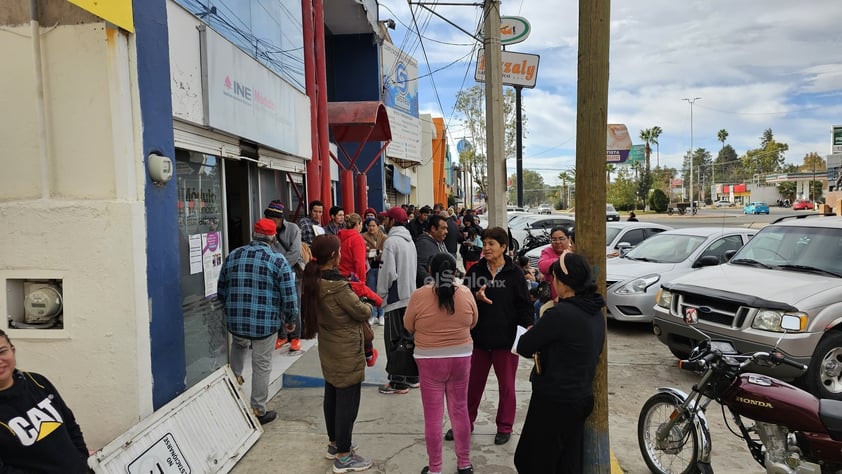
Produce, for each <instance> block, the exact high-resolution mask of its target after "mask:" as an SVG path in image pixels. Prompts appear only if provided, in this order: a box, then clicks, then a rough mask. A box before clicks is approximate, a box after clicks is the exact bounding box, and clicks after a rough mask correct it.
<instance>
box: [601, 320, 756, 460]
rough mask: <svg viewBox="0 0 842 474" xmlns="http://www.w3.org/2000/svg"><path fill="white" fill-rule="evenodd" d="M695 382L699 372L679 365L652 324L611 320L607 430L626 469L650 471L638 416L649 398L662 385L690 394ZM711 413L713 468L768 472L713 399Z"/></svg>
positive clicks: (709, 410) (617, 455)
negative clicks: (640, 443) (641, 444)
mask: <svg viewBox="0 0 842 474" xmlns="http://www.w3.org/2000/svg"><path fill="white" fill-rule="evenodd" d="M696 381H698V376H697V375H696V374H694V373H692V372H687V371H684V370H681V369H679V368H678V366H677V359H676V358H675V357H673V355H672V354H671V353H670V352H669V350H668V349H667V348H666V346H664V345H663V344H661V343H660V342H658V340H657V338H655V335H654V334H652V325H651V324H637V323H621V322H617V321H614V320H608V387H609V392H608V410H609V428H608V429H609V436H610V444H611V450H612V451H613V452H614V455H615V457H616V458H617V461H618V462H619V463H620V467H621V468H622V469H623V471H624V472H625V473H628V474H644V473H648V472H649V470H648V469H647V468H646V464H645V463H644V461H643V457H642V456H641V454H640V449H639V447H638V443H637V419H638V416H639V414H640V409H641V407H642V406H643V404H644V403H645V402H646V400H647V399H648V398H649V397H650V396H652V395H653V394H655V392H656V390H657V388H658V387H674V388H678V389H680V390H682V391H683V392H685V393H686V392H689V391H690V389H691V387H692V386H693V384H694V383H695V382H696ZM706 416H707V421H708V424H709V425H710V430H711V439H712V443H711V444H712V446H713V451H712V454H713V461H712V465H713V470H714V472H717V473H741V474H752V473H763V472H765V471H764V469H763V468H762V467H761V466H760V465H759V464H757V462H755V461H754V459H753V458H752V457H751V454H749V452H748V449H747V448H746V447H745V444H744V443H743V442H742V440H740V439H739V438H737V437H736V436H735V435H733V434H731V433H730V432H729V431H728V428H727V427H726V426H725V418H724V417H723V413H722V411H721V408H720V405H719V404H717V403H715V402H713V403H711V405H710V406H709V407H708V412H707V414H706ZM728 421H729V422H731V419H730V415H729V418H728ZM735 429H736V428H735Z"/></svg>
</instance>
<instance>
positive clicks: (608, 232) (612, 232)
mask: <svg viewBox="0 0 842 474" xmlns="http://www.w3.org/2000/svg"><path fill="white" fill-rule="evenodd" d="M620 230H621V229H620V228H618V227H609V228H607V229H605V246H606V247H608V246H609V245H611V242H613V241H614V237H617V234H619V233H620Z"/></svg>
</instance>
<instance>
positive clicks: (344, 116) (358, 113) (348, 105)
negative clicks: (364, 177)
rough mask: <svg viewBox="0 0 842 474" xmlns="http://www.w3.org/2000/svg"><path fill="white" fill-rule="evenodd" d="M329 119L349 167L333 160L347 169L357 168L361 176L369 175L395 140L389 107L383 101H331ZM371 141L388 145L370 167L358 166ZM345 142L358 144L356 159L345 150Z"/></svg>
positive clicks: (383, 147)
mask: <svg viewBox="0 0 842 474" xmlns="http://www.w3.org/2000/svg"><path fill="white" fill-rule="evenodd" d="M327 117H328V127H329V128H330V131H331V133H332V134H333V141H334V142H336V144H337V146H338V148H339V150H340V151H341V152H342V154H343V155H345V157H346V158H347V165H346V164H345V163H342V162H340V161H339V159H338V158H337V157H336V156H333V155H331V157H332V158H333V159H334V161H336V163H337V164H339V166H340V167H341V168H343V169H349V170H350V169H356V170H357V172H359V173H363V174H364V173H367V172H368V170H369V168H371V166H372V165H373V164H374V163H376V162H377V158H379V157H380V155H381V154H383V152H384V151H385V150H386V147H387V146H389V143H391V141H392V130H391V128H389V116H388V115H386V106H385V105H383V103H382V102H378V101H368V102H328V104H327ZM368 142H384V143H383V146H382V147H381V148H380V151H378V152H377V154H376V155H375V156H374V157H373V158H372V159H371V160H370V161H369V163H368V165H367V166H357V164H356V161H357V158H359V157H360V152H362V149H363V146H365V144H366V143H368ZM343 143H356V144H357V150H356V152H354V154H353V156H352V155H351V154H349V153H348V152H347V150H345V147H344V146H343V145H342V144H343ZM360 168H364V169H360Z"/></svg>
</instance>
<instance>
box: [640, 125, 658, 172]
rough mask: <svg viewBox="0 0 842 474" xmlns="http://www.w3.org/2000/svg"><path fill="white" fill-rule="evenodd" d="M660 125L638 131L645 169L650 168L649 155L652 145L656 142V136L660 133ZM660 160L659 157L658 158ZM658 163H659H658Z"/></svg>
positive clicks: (648, 169)
mask: <svg viewBox="0 0 842 474" xmlns="http://www.w3.org/2000/svg"><path fill="white" fill-rule="evenodd" d="M661 132H663V130H661V127H658V126H655V127H652V128H647V129H645V130H641V131H640V139H641V140H643V156H644V159H645V161H646V167H645V169H646V171H647V172H648V171H650V170H651V169H652V166H651V161H650V157H651V156H652V146H651V145H657V144H658V137H659V136H660V135H661ZM658 161H660V158H659V160H658ZM659 164H660V163H659Z"/></svg>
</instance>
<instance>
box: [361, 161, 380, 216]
mask: <svg viewBox="0 0 842 474" xmlns="http://www.w3.org/2000/svg"><path fill="white" fill-rule="evenodd" d="M374 159H375V160H377V159H380V157H379V156H376V157H374ZM367 207H368V176H366V175H365V173H360V174H358V175H357V214H359V215H361V216H362V215H363V213H364V212H365V209H366V208H367ZM363 217H365V216H363Z"/></svg>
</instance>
